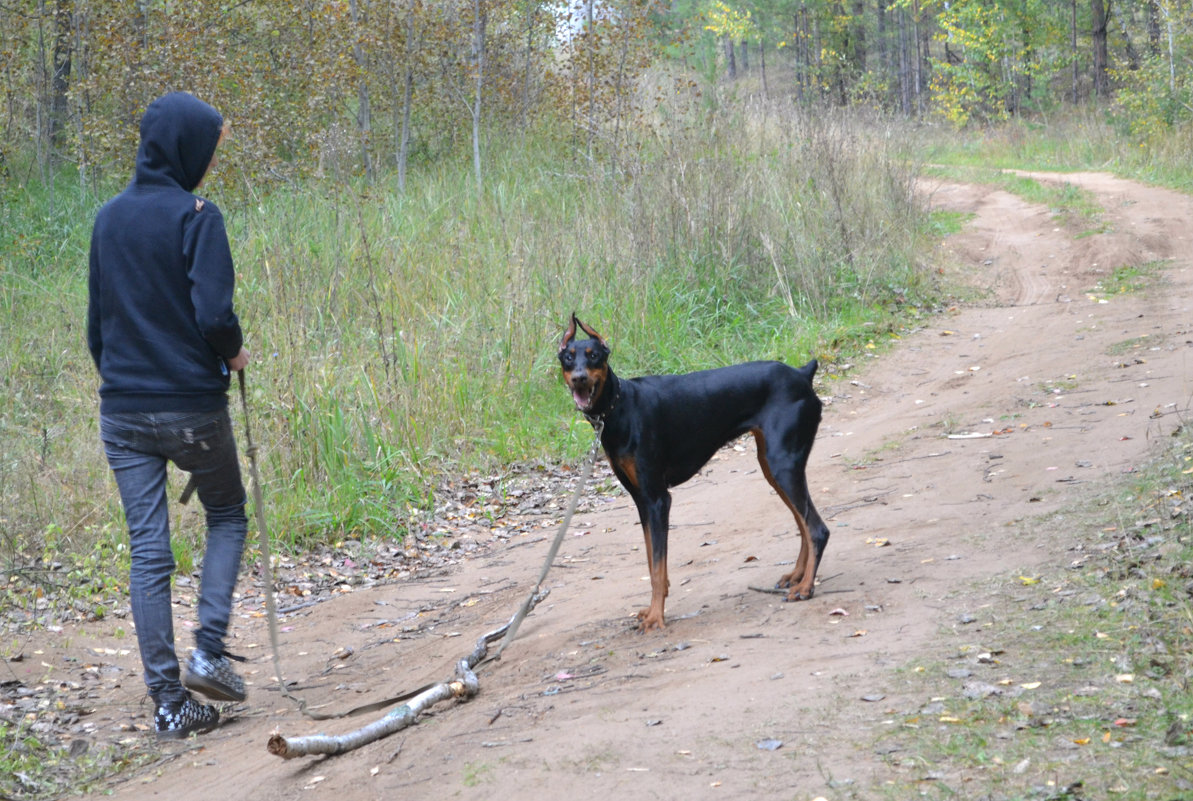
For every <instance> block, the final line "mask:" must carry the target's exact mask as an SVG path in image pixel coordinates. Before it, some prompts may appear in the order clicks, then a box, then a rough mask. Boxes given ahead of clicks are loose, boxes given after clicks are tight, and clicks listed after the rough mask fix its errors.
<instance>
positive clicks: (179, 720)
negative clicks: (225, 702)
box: [153, 695, 220, 740]
mask: <svg viewBox="0 0 1193 801" xmlns="http://www.w3.org/2000/svg"><path fill="white" fill-rule="evenodd" d="M219 722H220V713H219V712H218V711H216V708H215V707H214V706H212V705H211V704H201V703H199V702H198V701H196V700H195V699H194V698H191V697H190V696H189V695H188V696H187V697H186V698H185V699H183V700H182V701H175V702H174V703H172V704H162V705H161V706H159V707H158V708H157V712H156V713H155V714H154V716H153V725H154V727H155V728H156V729H157V739H159V740H181V739H183V738H184V737H186V736H188V735H189V734H190V733H191V732H198V733H200V734H203V733H204V732H209V731H211V730H212V729H214V728H215V724H217V723H219Z"/></svg>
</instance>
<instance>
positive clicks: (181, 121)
mask: <svg viewBox="0 0 1193 801" xmlns="http://www.w3.org/2000/svg"><path fill="white" fill-rule="evenodd" d="M222 128H223V118H222V117H221V116H220V114H219V112H217V111H216V110H215V109H214V108H212V107H211V106H209V105H207V104H206V103H204V102H202V101H201V100H198V99H196V98H195V97H193V96H191V95H189V94H186V93H185V92H174V93H171V94H168V95H166V96H164V97H161V98H159V99H157V100H155V101H154V102H153V103H151V104H150V105H149V108H148V109H146V111H145V116H144V117H143V118H142V119H141V146H140V148H139V149H138V150H137V167H136V172H135V174H134V176H133V180H132V182H131V183H130V184H129V185H128V187H126V188H125V190H124V191H123V192H121V193H120V194H119V195H117V196H116V197H114V198H112V199H111V200H109V201H108V202H107V203H106V204H105V205H104V206H103V208H101V209H100V210H99V213H98V214H97V215H96V218H95V227H94V228H93V229H92V232H91V257H90V285H89V293H90V294H89V305H88V309H87V345H88V347H89V348H90V349H91V356H92V358H93V359H94V360H95V365H96V367H97V368H99V374H100V379H101V383H100V388H99V394H100V410H101V412H164V411H214V410H217V409H220V408H223V407H224V406H225V405H227V402H228V399H227V391H228V379H229V375H228V367H227V365H226V364H225V360H226V359H232V358H234V357H235V356H236V355H237V354H238V353H239V352H240V348H241V345H242V344H243V338H242V334H241V330H240V323H239V321H238V320H237V318H236V314H235V312H234V311H233V309H232V290H233V286H234V283H235V274H234V268H233V264H232V252H231V249H230V248H229V246H228V235H227V232H226V231H225V229H224V218H223V215H222V214H220V210H219V209H218V208H217V207H216V206H215V204H214V203H212V202H211V201H209V200H205V199H203V198H200V197H197V196H196V195H194V194H192V192H193V190H194V189H195V188H196V187H197V186H198V185H199V182H200V181H202V180H203V176H204V174H205V173H206V172H207V168H208V166H209V165H210V164H211V159H212V156H214V155H215V148H216V145H217V144H218V143H219V137H220V131H221V129H222Z"/></svg>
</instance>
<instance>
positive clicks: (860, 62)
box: [849, 0, 867, 75]
mask: <svg viewBox="0 0 1193 801" xmlns="http://www.w3.org/2000/svg"><path fill="white" fill-rule="evenodd" d="M849 35H850V37H851V38H852V39H853V48H852V49H853V54H852V55H853V69H854V73H855V74H856V75H864V74H865V72H866V57H867V53H866V3H865V0H853V19H852V20H851V23H850V26H849Z"/></svg>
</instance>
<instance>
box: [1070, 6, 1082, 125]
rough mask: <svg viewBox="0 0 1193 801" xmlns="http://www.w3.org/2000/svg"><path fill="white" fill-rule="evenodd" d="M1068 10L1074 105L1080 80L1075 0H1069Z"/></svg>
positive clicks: (1077, 96)
mask: <svg viewBox="0 0 1193 801" xmlns="http://www.w3.org/2000/svg"><path fill="white" fill-rule="evenodd" d="M1070 11H1071V12H1072V14H1071V16H1072V20H1071V23H1072V24H1071V25H1070V30H1069V45H1070V47H1071V48H1072V51H1073V104H1074V105H1076V104H1077V101H1078V99H1079V97H1080V95H1079V87H1080V80H1081V69H1080V66H1079V59H1078V55H1079V54H1078V52H1077V0H1070Z"/></svg>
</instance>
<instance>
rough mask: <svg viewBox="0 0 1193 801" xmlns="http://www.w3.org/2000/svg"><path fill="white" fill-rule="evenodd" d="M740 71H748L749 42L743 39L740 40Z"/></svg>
mask: <svg viewBox="0 0 1193 801" xmlns="http://www.w3.org/2000/svg"><path fill="white" fill-rule="evenodd" d="M741 71H742V72H749V71H750V43H749V42H747V41H746V40H745V39H742V40H741Z"/></svg>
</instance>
